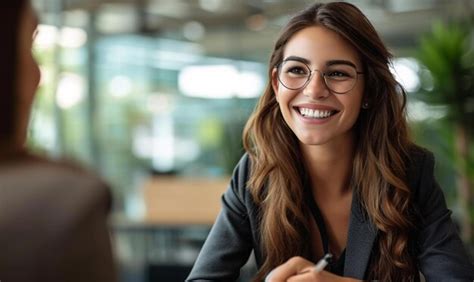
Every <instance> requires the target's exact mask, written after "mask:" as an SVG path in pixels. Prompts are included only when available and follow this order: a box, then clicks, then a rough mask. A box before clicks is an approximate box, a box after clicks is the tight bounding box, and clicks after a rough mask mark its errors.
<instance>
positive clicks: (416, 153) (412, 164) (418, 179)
mask: <svg viewBox="0 0 474 282" xmlns="http://www.w3.org/2000/svg"><path fill="white" fill-rule="evenodd" d="M434 162H435V160H434V155H433V153H432V152H431V151H429V150H428V149H426V148H423V147H420V146H417V145H413V146H412V147H411V148H410V150H409V151H408V164H407V167H406V176H407V181H408V185H409V186H410V187H411V189H413V192H415V194H416V193H419V192H420V193H421V192H422V191H424V190H426V189H428V187H431V184H430V183H431V181H432V180H433V177H434V176H433V173H434V172H433V170H434ZM420 189H421V190H420Z"/></svg>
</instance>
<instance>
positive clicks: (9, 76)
mask: <svg viewBox="0 0 474 282" xmlns="http://www.w3.org/2000/svg"><path fill="white" fill-rule="evenodd" d="M25 2H26V1H25V0H15V1H1V4H0V14H1V15H0V37H1V38H2V45H1V49H0V89H1V91H2V95H1V102H0V113H2V118H1V119H0V145H1V146H2V147H5V146H11V145H12V143H13V142H15V137H16V134H17V123H18V117H17V108H18V101H17V93H16V92H17V89H16V85H17V82H16V78H17V65H18V63H17V62H18V56H17V48H18V41H19V39H18V33H19V30H18V27H19V26H20V18H21V14H22V10H23V8H24V6H25Z"/></svg>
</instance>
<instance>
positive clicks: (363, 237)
mask: <svg viewBox="0 0 474 282" xmlns="http://www.w3.org/2000/svg"><path fill="white" fill-rule="evenodd" d="M376 236H377V228H376V227H375V225H374V224H373V223H372V221H371V220H370V219H369V218H368V215H367V213H366V212H365V210H364V208H363V207H362V204H361V202H360V200H359V197H358V195H357V193H354V195H353V197H352V206H351V215H350V219H349V232H348V236H347V246H346V258H345V265H344V276H347V277H353V278H358V279H364V278H365V277H364V275H365V272H366V269H367V266H368V263H369V260H370V254H371V252H372V246H373V244H374V241H375V238H376Z"/></svg>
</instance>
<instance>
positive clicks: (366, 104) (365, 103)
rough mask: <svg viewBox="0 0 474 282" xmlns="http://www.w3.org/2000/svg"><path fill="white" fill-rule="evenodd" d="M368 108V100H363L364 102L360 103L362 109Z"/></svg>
mask: <svg viewBox="0 0 474 282" xmlns="http://www.w3.org/2000/svg"><path fill="white" fill-rule="evenodd" d="M368 108H369V102H367V101H365V102H364V103H363V104H362V109H364V110H367V109H368Z"/></svg>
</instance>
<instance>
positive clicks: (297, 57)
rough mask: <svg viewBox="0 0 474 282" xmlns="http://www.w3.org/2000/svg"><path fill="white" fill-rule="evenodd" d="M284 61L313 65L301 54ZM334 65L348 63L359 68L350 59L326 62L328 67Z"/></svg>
mask: <svg viewBox="0 0 474 282" xmlns="http://www.w3.org/2000/svg"><path fill="white" fill-rule="evenodd" d="M283 61H297V62H301V63H305V64H307V65H311V61H310V60H308V59H306V58H303V57H299V56H289V57H287V58H285V59H284V60H283ZM333 65H348V66H352V67H354V68H357V66H356V65H355V64H354V63H353V62H351V61H349V60H329V61H327V62H326V67H330V66H333Z"/></svg>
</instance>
